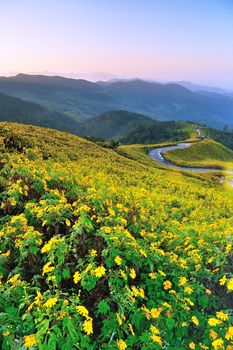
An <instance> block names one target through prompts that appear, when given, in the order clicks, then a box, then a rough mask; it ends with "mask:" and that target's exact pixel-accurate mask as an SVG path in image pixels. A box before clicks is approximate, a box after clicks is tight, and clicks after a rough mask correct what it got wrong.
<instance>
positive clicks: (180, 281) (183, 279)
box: [179, 277, 187, 286]
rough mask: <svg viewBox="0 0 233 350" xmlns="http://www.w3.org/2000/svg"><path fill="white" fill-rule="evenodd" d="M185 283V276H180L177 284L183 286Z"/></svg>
mask: <svg viewBox="0 0 233 350" xmlns="http://www.w3.org/2000/svg"><path fill="white" fill-rule="evenodd" d="M186 283H187V278H186V277H180V278H179V286H184V285H185V284H186Z"/></svg>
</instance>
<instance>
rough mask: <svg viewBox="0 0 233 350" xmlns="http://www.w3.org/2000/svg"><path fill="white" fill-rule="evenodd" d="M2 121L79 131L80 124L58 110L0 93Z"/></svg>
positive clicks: (0, 116) (0, 117)
mask: <svg viewBox="0 0 233 350" xmlns="http://www.w3.org/2000/svg"><path fill="white" fill-rule="evenodd" d="M0 121H12V122H18V123H25V124H32V125H40V126H44V127H50V128H55V129H58V130H63V131H70V132H74V133H76V132H77V129H78V127H79V124H78V123H77V122H76V121H75V120H73V119H71V118H69V117H66V116H65V115H62V114H61V113H58V112H49V111H48V110H46V109H45V108H44V107H42V106H40V105H38V104H36V103H33V102H28V101H23V100H21V99H19V98H16V97H12V96H8V95H5V94H2V93H0Z"/></svg>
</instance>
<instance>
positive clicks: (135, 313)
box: [0, 123, 233, 350]
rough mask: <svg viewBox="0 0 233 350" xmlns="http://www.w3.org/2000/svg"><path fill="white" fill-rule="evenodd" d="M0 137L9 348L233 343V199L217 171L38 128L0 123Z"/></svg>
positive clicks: (4, 341) (3, 301) (3, 311)
mask: <svg viewBox="0 0 233 350" xmlns="http://www.w3.org/2000/svg"><path fill="white" fill-rule="evenodd" d="M0 141H1V147H0V152H1V166H0V188H1V193H0V196H1V197H0V198H1V205H0V213H1V220H0V275H1V283H0V331H1V332H0V334H1V335H0V344H1V348H2V349H3V350H5V349H24V348H31V349H33V350H37V349H58V350H59V349H62V350H64V349H67V350H71V349H75V348H77V349H82V350H85V349H86V350H89V349H93V350H97V349H103V350H104V349H105V350H111V349H112V350H117V349H118V350H125V349H126V348H127V350H128V349H134V350H141V349H144V350H150V349H155V350H156V349H161V348H162V347H164V348H167V349H174V350H175V349H179V350H186V349H188V348H191V349H192V348H194V347H195V348H199V346H200V347H201V348H203V347H205V348H207V347H208V348H212V347H213V345H212V344H213V342H214V339H215V338H213V334H218V337H219V338H220V339H222V343H221V344H223V347H224V348H227V346H228V348H229V346H231V344H232V341H231V339H232V327H231V326H230V324H231V321H232V315H231V311H230V309H231V308H232V290H233V271H232V243H233V242H232V233H233V229H232V227H233V202H232V192H229V191H228V189H227V188H225V187H224V186H222V185H220V184H219V179H218V178H217V177H216V176H215V175H211V174H203V175H201V174H200V175H195V176H194V175H193V174H191V173H185V172H180V171H175V170H172V171H171V170H169V169H159V168H158V167H157V165H156V162H154V161H153V160H152V159H150V158H149V157H147V156H146V155H145V154H143V153H141V155H142V158H143V159H142V158H140V157H141V156H140V157H139V158H138V155H137V152H135V151H134V147H133V146H124V147H125V148H127V149H129V150H130V149H131V150H132V152H134V156H133V157H131V158H132V159H130V157H128V156H127V155H126V156H123V155H122V154H119V153H117V152H115V151H113V150H110V149H104V148H101V147H99V146H98V145H96V144H94V143H91V142H89V141H87V140H84V139H82V138H80V137H77V136H74V135H70V134H67V133H61V132H58V131H55V130H51V129H43V128H39V127H35V126H23V125H19V124H9V123H0ZM129 153H130V152H129ZM129 153H128V154H129ZM145 159H146V163H144V160H145ZM213 332H214V333H213ZM190 344H191V345H190ZM214 344H215V343H214Z"/></svg>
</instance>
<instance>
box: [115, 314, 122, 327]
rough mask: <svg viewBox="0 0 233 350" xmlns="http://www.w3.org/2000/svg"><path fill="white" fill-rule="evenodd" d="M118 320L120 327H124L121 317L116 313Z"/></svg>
mask: <svg viewBox="0 0 233 350" xmlns="http://www.w3.org/2000/svg"><path fill="white" fill-rule="evenodd" d="M116 318H117V321H118V323H119V325H120V326H121V325H122V319H121V316H120V315H119V314H118V313H117V312H116Z"/></svg>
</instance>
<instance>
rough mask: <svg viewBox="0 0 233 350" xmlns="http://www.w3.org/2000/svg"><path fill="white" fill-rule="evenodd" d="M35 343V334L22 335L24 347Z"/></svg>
mask: <svg viewBox="0 0 233 350" xmlns="http://www.w3.org/2000/svg"><path fill="white" fill-rule="evenodd" d="M35 344H36V337H35V334H29V335H25V337H24V346H25V347H26V348H30V347H31V346H33V345H35Z"/></svg>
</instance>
